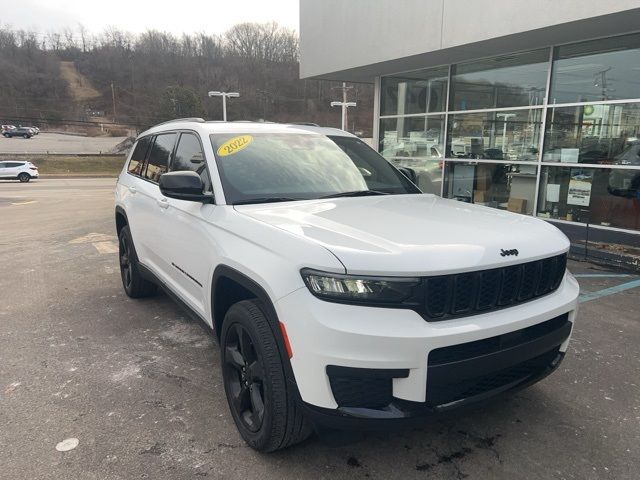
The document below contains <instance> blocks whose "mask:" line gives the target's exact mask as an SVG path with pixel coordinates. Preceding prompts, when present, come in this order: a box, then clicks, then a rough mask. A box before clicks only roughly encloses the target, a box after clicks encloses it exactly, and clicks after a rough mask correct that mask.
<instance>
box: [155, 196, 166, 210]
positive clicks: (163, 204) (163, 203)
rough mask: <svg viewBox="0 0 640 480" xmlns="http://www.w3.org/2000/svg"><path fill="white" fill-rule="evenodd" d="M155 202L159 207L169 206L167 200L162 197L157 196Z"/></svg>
mask: <svg viewBox="0 0 640 480" xmlns="http://www.w3.org/2000/svg"><path fill="white" fill-rule="evenodd" d="M156 203H157V204H158V206H159V207H160V208H169V201H168V200H167V199H166V198H164V197H162V198H159V199H158V200H156Z"/></svg>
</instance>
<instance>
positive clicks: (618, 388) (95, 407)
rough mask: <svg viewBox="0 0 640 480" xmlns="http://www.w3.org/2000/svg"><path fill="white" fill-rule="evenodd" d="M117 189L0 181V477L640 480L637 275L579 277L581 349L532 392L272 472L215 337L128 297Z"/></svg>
mask: <svg viewBox="0 0 640 480" xmlns="http://www.w3.org/2000/svg"><path fill="white" fill-rule="evenodd" d="M114 184H115V180H114V179H67V180H64V179H55V180H44V179H43V180H39V181H34V182H31V183H28V184H19V183H12V182H0V478H7V479H56V480H59V479H101V480H102V479H135V478H149V479H161V478H171V479H191V478H201V477H205V478H225V479H253V478H260V479H267V480H268V479H279V480H280V479H298V478H314V479H315V478H326V479H343V478H376V479H388V478H402V479H414V478H416V479H424V478H454V479H461V478H470V479H475V478H477V479H486V478H505V479H507V478H509V479H513V478H527V479H549V478H558V479H564V478H566V479H573V478H575V479H602V478H611V479H632V478H633V479H637V478H638V476H639V473H638V472H639V471H640V445H639V442H638V439H639V438H640V315H639V313H638V312H639V311H640V282H638V281H637V280H638V276H634V275H626V276H619V275H620V272H612V271H609V270H604V269H601V268H597V267H594V266H592V265H589V264H585V263H576V262H571V263H570V268H571V269H572V271H573V272H574V273H576V274H578V275H579V276H580V277H579V281H580V284H581V286H582V290H583V292H584V294H585V296H584V297H583V299H584V300H585V301H584V302H583V303H582V304H581V307H580V314H579V318H578V321H577V324H576V327H575V329H574V334H573V340H572V342H571V344H570V347H569V351H568V354H567V357H566V359H565V361H564V362H563V364H562V365H561V366H560V368H559V370H558V371H556V372H555V373H554V374H553V375H551V376H550V377H548V378H547V379H545V380H543V381H542V382H541V383H539V384H536V385H534V386H533V387H531V388H529V389H527V390H524V391H521V392H519V393H517V394H513V395H510V396H506V397H501V398H497V399H495V400H494V401H492V402H491V403H489V404H488V405H485V406H483V407H481V408H477V409H474V410H471V411H465V412H464V413H460V414H458V415H455V416H454V417H452V418H448V419H441V420H436V421H433V422H431V423H430V424H428V425H426V426H416V428H415V429H413V430H409V431H402V432H393V433H392V432H379V433H375V434H369V435H367V436H366V438H365V439H363V440H361V441H359V442H358V443H354V444H350V445H346V446H339V447H336V446H329V445H326V444H324V443H322V442H321V441H319V440H318V439H317V438H316V437H312V438H310V439H309V440H307V441H306V442H304V443H303V444H301V445H298V446H296V447H293V448H291V449H289V450H285V451H281V452H277V453H275V454H270V455H264V454H259V453H256V452H254V451H252V450H251V449H249V448H248V447H247V446H245V444H244V443H243V442H242V440H241V439H240V437H239V435H238V433H237V432H236V429H235V426H234V424H233V421H232V419H231V416H230V414H229V411H228V408H227V405H226V400H225V397H224V392H223V389H222V381H221V374H220V365H219V363H220V362H219V353H218V349H217V345H216V344H215V341H214V339H213V337H212V336H211V335H209V334H208V333H207V331H206V329H205V328H204V327H202V326H201V325H200V323H198V322H196V321H194V320H192V319H190V318H189V317H188V316H187V315H186V314H185V313H184V311H182V310H181V309H180V308H179V307H178V306H176V305H175V304H174V303H173V302H172V301H171V300H169V299H168V298H167V297H166V296H165V295H159V296H158V297H157V298H153V299H146V300H131V299H129V298H127V297H126V296H125V294H124V292H123V291H122V287H121V284H120V277H119V271H118V264H117V253H116V250H117V242H116V237H115V227H114V224H113V188H114ZM634 282H635V283H634ZM68 438H77V439H78V440H79V443H78V446H77V447H76V448H74V449H72V450H70V451H66V452H60V451H57V450H56V445H57V444H58V443H59V442H62V441H63V440H65V439H68Z"/></svg>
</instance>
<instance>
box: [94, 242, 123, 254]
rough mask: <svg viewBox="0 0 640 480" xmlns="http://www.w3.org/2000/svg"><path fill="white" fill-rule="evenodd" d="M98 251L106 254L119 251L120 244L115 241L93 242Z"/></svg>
mask: <svg viewBox="0 0 640 480" xmlns="http://www.w3.org/2000/svg"><path fill="white" fill-rule="evenodd" d="M91 245H93V246H94V247H95V249H96V250H98V253H100V254H102V255H104V254H107V253H118V245H117V244H116V243H115V242H95V243H92V244H91Z"/></svg>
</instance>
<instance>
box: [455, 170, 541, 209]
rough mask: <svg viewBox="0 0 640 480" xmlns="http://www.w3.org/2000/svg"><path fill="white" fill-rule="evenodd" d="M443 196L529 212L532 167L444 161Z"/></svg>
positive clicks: (533, 178)
mask: <svg viewBox="0 0 640 480" xmlns="http://www.w3.org/2000/svg"><path fill="white" fill-rule="evenodd" d="M446 169H447V171H446V175H445V178H446V181H445V188H444V194H445V196H446V197H448V198H454V199H456V200H459V201H461V202H467V203H475V204H478V205H484V206H487V207H493V208H498V209H500V210H508V211H510V212H515V213H526V214H529V215H531V214H532V213H533V208H534V202H535V190H536V173H537V169H536V165H520V164H510V163H476V162H464V163H461V162H447V166H446Z"/></svg>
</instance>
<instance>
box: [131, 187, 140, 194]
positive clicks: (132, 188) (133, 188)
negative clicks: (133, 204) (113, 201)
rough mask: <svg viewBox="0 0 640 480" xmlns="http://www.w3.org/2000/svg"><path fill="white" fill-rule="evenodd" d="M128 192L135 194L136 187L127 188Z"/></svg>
mask: <svg viewBox="0 0 640 480" xmlns="http://www.w3.org/2000/svg"><path fill="white" fill-rule="evenodd" d="M129 191H130V192H131V193H136V192H137V191H138V190H136V187H129Z"/></svg>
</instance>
